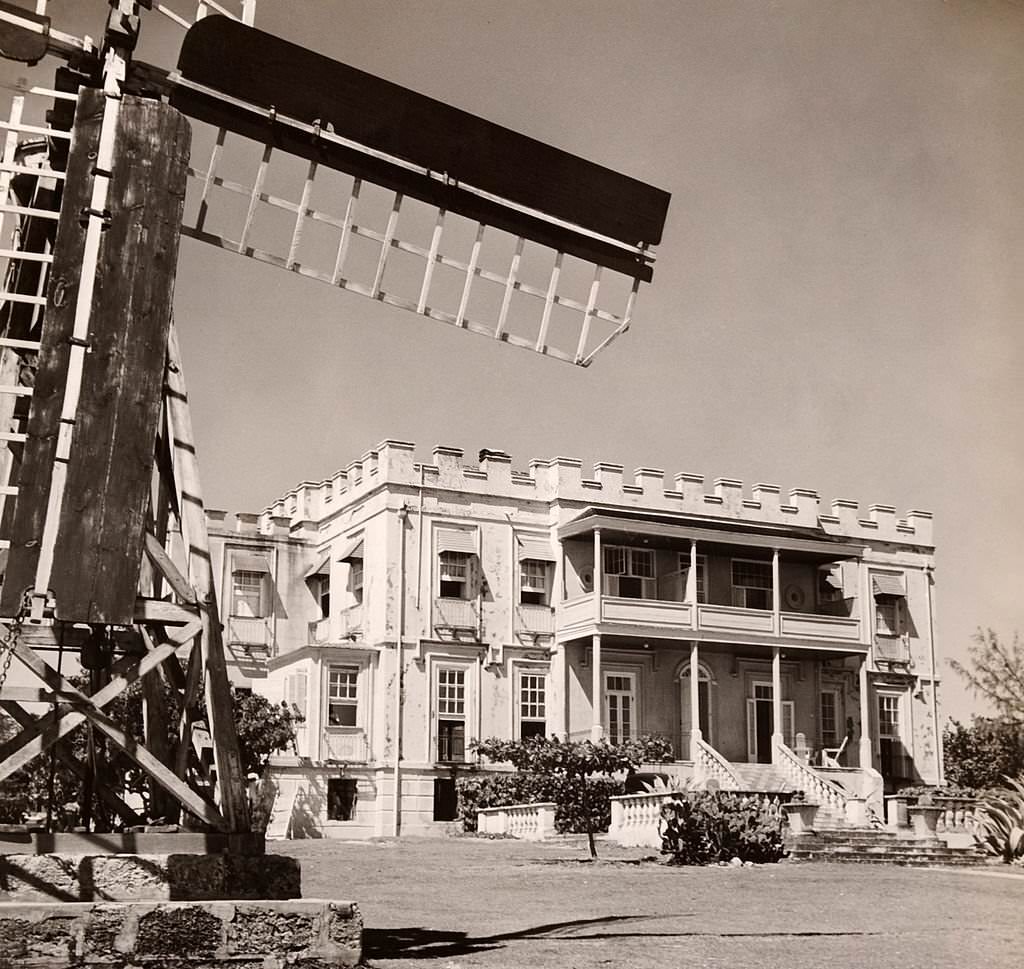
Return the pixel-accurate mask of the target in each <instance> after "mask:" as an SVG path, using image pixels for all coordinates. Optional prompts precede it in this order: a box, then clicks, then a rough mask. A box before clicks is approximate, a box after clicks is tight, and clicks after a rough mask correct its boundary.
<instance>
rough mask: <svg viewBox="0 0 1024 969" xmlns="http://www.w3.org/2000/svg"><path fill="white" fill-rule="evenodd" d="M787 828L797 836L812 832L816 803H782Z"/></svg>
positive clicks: (816, 811) (816, 808) (816, 810)
mask: <svg viewBox="0 0 1024 969" xmlns="http://www.w3.org/2000/svg"><path fill="white" fill-rule="evenodd" d="M782 812H783V814H785V815H786V824H787V825H789V830H790V831H791V832H792V833H793V834H794V835H795V836H797V837H799V836H800V835H802V834H813V833H814V818H815V815H817V813H818V805H817V804H812V803H811V802H810V801H790V802H789V803H788V804H783V805H782Z"/></svg>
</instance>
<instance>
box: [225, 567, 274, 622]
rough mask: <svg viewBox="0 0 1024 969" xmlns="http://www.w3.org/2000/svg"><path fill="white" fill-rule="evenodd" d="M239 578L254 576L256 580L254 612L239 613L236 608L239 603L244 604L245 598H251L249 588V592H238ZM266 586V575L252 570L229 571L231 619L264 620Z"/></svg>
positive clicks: (250, 588) (250, 589) (237, 569)
mask: <svg viewBox="0 0 1024 969" xmlns="http://www.w3.org/2000/svg"><path fill="white" fill-rule="evenodd" d="M240 576H254V577H255V578H256V580H257V581H256V583H255V595H256V609H255V611H254V612H251V613H245V612H240V611H239V609H238V606H239V604H240V603H242V602H245V601H246V599H247V598H249V597H251V596H252V590H253V587H252V586H250V587H249V592H248V593H244V592H240V586H239V581H238V580H239V577H240ZM266 584H267V573H266V572H257V571H255V570H253V569H240V568H234V567H232V569H231V612H230V615H231V617H232V618H233V619H265V618H266V614H267V601H266V600H267V595H266Z"/></svg>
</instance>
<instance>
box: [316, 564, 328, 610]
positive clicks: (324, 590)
mask: <svg viewBox="0 0 1024 969" xmlns="http://www.w3.org/2000/svg"><path fill="white" fill-rule="evenodd" d="M316 601H317V604H318V605H319V607H320V618H321V619H326V618H327V617H328V616H329V615H330V614H331V577H330V576H329V575H321V576H319V577H318V578H317V589H316Z"/></svg>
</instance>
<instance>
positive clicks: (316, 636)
mask: <svg viewBox="0 0 1024 969" xmlns="http://www.w3.org/2000/svg"><path fill="white" fill-rule="evenodd" d="M362 632H363V606H362V603H359V604H358V605H355V606H350V607H349V608H348V609H343V610H342V611H341V612H340V613H339V614H338V615H336V616H325V617H324V618H323V619H317V620H315V621H313V622H311V623H310V624H309V627H308V636H309V641H310V642H311V643H315V644H318V645H319V644H322V643H329V642H331V641H332V640H339V639H358V638H359V637H360V636H361V635H362Z"/></svg>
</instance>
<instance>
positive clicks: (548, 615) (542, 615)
mask: <svg viewBox="0 0 1024 969" xmlns="http://www.w3.org/2000/svg"><path fill="white" fill-rule="evenodd" d="M554 631H555V610H554V609H552V608H551V606H539V605H533V604H532V603H520V604H519V605H518V606H516V632H517V633H526V634H527V635H536V636H550V635H551V634H552V633H554Z"/></svg>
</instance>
